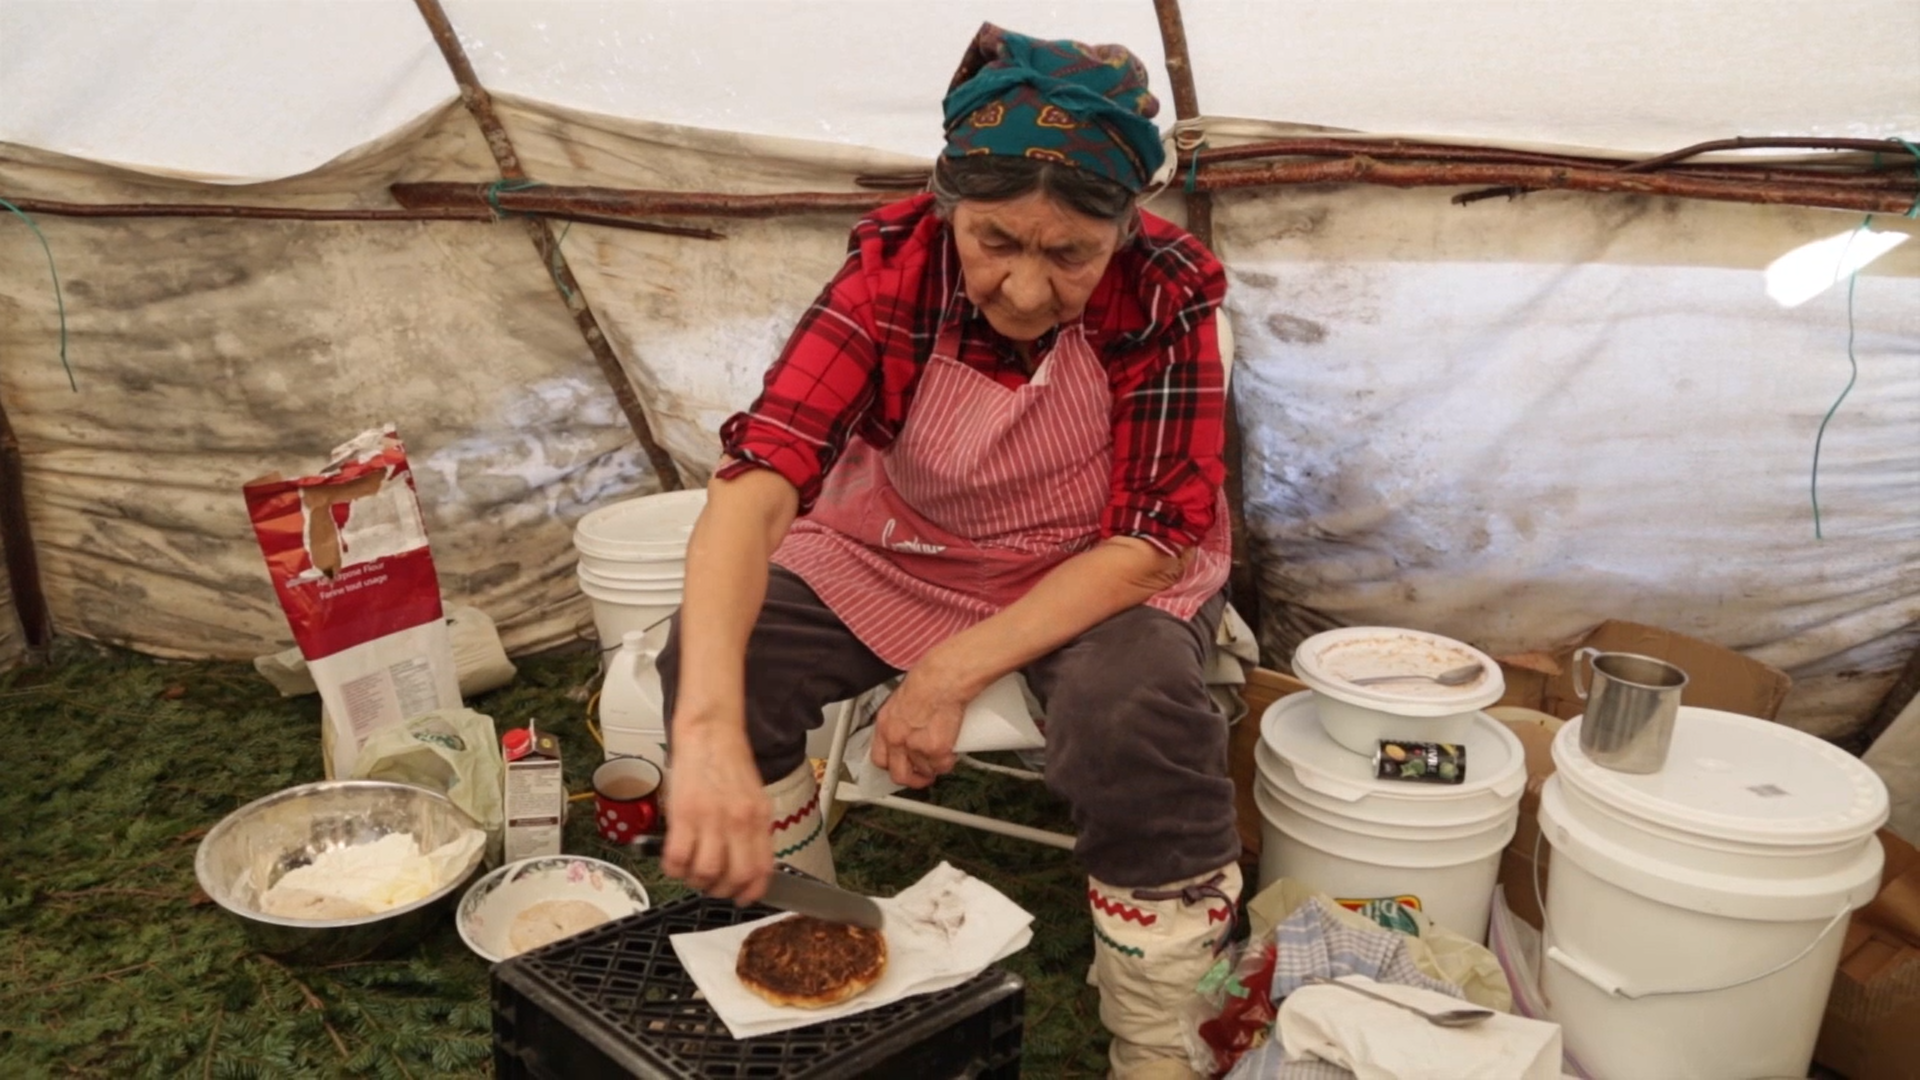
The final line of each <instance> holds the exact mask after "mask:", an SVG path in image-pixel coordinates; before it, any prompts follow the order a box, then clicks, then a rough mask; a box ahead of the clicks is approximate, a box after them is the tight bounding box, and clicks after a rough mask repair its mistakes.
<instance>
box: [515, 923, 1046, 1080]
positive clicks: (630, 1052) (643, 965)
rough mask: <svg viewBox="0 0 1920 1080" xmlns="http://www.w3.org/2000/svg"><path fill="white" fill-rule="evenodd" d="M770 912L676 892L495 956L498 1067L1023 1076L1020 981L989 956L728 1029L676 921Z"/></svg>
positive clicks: (673, 1073) (558, 1077)
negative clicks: (692, 968)
mask: <svg viewBox="0 0 1920 1080" xmlns="http://www.w3.org/2000/svg"><path fill="white" fill-rule="evenodd" d="M772 914H775V912H774V911H773V910H772V909H771V908H766V907H761V906H755V907H750V908H744V909H742V908H737V907H735V906H734V905H732V904H731V903H727V902H725V901H713V900H703V899H698V898H695V899H691V900H683V901H680V902H679V903H675V904H669V905H667V906H665V907H661V908H656V909H654V910H652V911H647V912H642V913H641V914H638V915H634V916H630V917H628V918H625V919H620V920H618V921H616V922H612V923H608V924H607V925H605V926H602V927H600V928H598V929H596V930H592V931H589V932H587V933H585V934H581V935H578V936H575V937H571V938H567V939H565V940H563V941H559V942H555V943H554V944H552V945H549V946H547V947H546V948H544V949H539V950H537V951H534V952H530V953H526V954H524V955H521V956H517V957H514V958H513V959H511V960H508V961H506V962H505V963H501V964H496V965H494V968H493V979H492V982H493V1063H494V1074H495V1076H497V1077H499V1078H500V1080H521V1078H526V1080H598V1078H601V1077H615V1078H618V1077H641V1078H643V1080H656V1078H671V1080H693V1078H706V1077H714V1078H727V1080H748V1078H754V1080H759V1078H768V1080H771V1078H774V1077H781V1078H795V1080H798V1078H818V1080H852V1078H859V1077H871V1078H874V1080H891V1078H894V1077H911V1078H913V1080H949V1078H956V1077H967V1078H969V1080H971V1078H976V1077H989V1078H993V1080H1003V1078H1004V1080H1015V1078H1017V1077H1018V1076H1019V1075H1020V1040H1021V1034H1022V1027H1023V1024H1024V1022H1025V1007H1026V984H1025V983H1024V982H1022V981H1021V979H1020V977H1019V976H1017V975H1014V974H1013V973H1011V972H1006V971H1001V970H999V969H998V968H989V969H987V970H986V971H984V972H982V973H981V974H979V975H978V976H976V977H975V978H973V979H971V980H969V981H968V982H966V983H963V984H961V985H960V986H956V987H953V988H952V989H949V990H942V991H940V992H939V993H934V994H920V995H917V996H915V997H910V998H907V999H906V1000H904V1001H896V1002H894V1003H892V1004H890V1005H884V1006H882V1007H880V1008H878V1009H871V1010H869V1011H867V1012H863V1013H859V1014H857V1015H854V1016H848V1017H843V1018H840V1019H836V1020H828V1021H825V1022H823V1023H819V1024H812V1025H809V1026H807V1027H802V1028H795V1029H793V1030H791V1031H783V1032H780V1033H778V1034H774V1035H763V1036H760V1037H758V1038H752V1039H735V1038H734V1037H733V1036H731V1035H729V1034H727V1027H726V1025H725V1024H722V1023H721V1022H720V1018H719V1017H718V1016H716V1015H715V1014H714V1012H713V1009H712V1008H711V1007H709V1006H708V1005H707V1003H706V1001H705V999H703V998H701V997H700V996H699V992H698V990H697V989H696V988H695V987H694V984H693V979H692V978H691V977H689V976H688V975H687V973H686V970H685V969H684V968H682V967H681V966H680V958H679V957H678V956H676V955H674V952H673V944H672V943H671V942H670V941H668V940H667V938H668V936H669V935H671V934H683V933H687V932H690V931H695V930H712V929H715V928H717V927H722V926H732V925H735V924H737V923H743V922H748V921H751V920H753V919H759V918H764V917H765V916H767V915H772Z"/></svg>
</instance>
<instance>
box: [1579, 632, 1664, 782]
mask: <svg viewBox="0 0 1920 1080" xmlns="http://www.w3.org/2000/svg"><path fill="white" fill-rule="evenodd" d="M1589 661H1591V663H1592V665H1593V689H1592V691H1591V694H1589V691H1588V689H1587V687H1586V686H1585V685H1583V682H1582V679H1581V674H1582V669H1583V668H1584V667H1585V666H1586V664H1587V663H1588V662H1589ZM1686 685H1687V673H1686V672H1684V671H1681V670H1680V669H1679V668H1677V667H1674V666H1673V665H1672V664H1669V663H1667V662H1666V661H1664V660H1655V659H1654V658H1653V657H1651V656H1640V655H1638V654H1636V653H1618V652H1601V651H1600V650H1599V649H1595V648H1585V649H1581V650H1580V651H1579V652H1576V653H1574V654H1573V692H1574V695H1575V696H1577V697H1578V698H1580V700H1582V701H1585V702H1586V703H1587V709H1586V712H1585V713H1584V714H1583V715H1582V716H1581V718H1580V749H1581V750H1582V751H1583V752H1585V754H1586V755H1587V757H1588V758H1589V759H1590V760H1592V761H1593V763H1594V764H1596V765H1601V766H1604V767H1606V768H1609V769H1613V770H1616V771H1618V772H1626V773H1654V772H1659V771H1660V769H1661V768H1662V767H1663V766H1665V765H1666V763H1667V749H1668V747H1670V746H1671V745H1672V744H1673V723H1674V719H1675V718H1676V717H1677V716H1678V715H1679V713H1680V691H1681V690H1683V689H1685V688H1686Z"/></svg>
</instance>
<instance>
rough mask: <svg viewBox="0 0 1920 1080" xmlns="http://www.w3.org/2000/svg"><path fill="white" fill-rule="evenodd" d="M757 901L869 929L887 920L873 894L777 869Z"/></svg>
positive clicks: (876, 927)
mask: <svg viewBox="0 0 1920 1080" xmlns="http://www.w3.org/2000/svg"><path fill="white" fill-rule="evenodd" d="M760 902H761V903H763V904H765V905H767V906H768V907H777V908H779V909H780V910H782V911H792V912H796V913H798V914H801V915H811V916H813V917H814V918H816V919H825V920H826V921H828V922H837V923H852V924H853V925H855V926H864V927H866V928H867V929H868V930H878V929H880V928H881V927H882V926H884V925H885V924H886V916H885V915H884V914H882V913H881V911H880V905H879V904H876V903H874V902H873V898H872V897H870V896H861V895H860V894H859V893H856V892H848V891H847V890H845V889H842V888H838V887H835V886H833V885H828V884H826V883H825V882H821V881H815V880H813V879H812V878H804V877H799V876H797V875H794V874H786V873H781V872H780V871H778V870H776V871H774V873H773V876H772V877H770V878H768V879H767V895H765V896H763V897H761V898H760Z"/></svg>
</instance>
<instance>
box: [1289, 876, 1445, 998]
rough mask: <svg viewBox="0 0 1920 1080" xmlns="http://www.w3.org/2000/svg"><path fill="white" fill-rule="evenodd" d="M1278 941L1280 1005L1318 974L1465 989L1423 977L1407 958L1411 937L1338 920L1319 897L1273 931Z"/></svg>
mask: <svg viewBox="0 0 1920 1080" xmlns="http://www.w3.org/2000/svg"><path fill="white" fill-rule="evenodd" d="M1273 939H1274V955H1275V964H1274V969H1273V1000H1275V1001H1279V1000H1281V999H1282V998H1285V997H1286V996H1287V995H1289V994H1291V993H1293V992H1294V991H1295V990H1298V989H1300V987H1302V986H1304V985H1306V982H1307V980H1308V979H1309V978H1311V977H1312V976H1315V975H1318V976H1321V977H1322V978H1327V979H1337V978H1339V977H1340V976H1342V975H1365V976H1366V977H1367V978H1369V979H1374V980H1376V981H1379V982H1391V983H1403V984H1405V985H1407V986H1417V987H1420V988H1421V989H1423V990H1431V991H1433V992H1434V993H1437V994H1446V995H1447V996H1449V997H1454V998H1457V997H1460V996H1461V995H1460V989H1459V988H1458V987H1456V986H1454V985H1452V984H1451V983H1444V982H1441V981H1440V980H1438V979H1430V978H1428V977H1427V976H1425V975H1422V974H1421V973H1420V968H1419V967H1418V966H1416V965H1415V964H1414V962H1413V957H1411V956H1410V955H1408V953H1407V946H1406V938H1405V937H1403V936H1402V935H1400V934H1396V933H1394V932H1393V931H1391V930H1386V929H1380V928H1373V927H1360V926H1354V925H1352V924H1351V923H1350V922H1348V921H1347V920H1344V919H1341V918H1340V917H1339V916H1338V915H1336V914H1335V908H1334V907H1333V905H1330V904H1329V903H1328V902H1327V901H1326V899H1325V898H1324V897H1319V896H1316V897H1314V898H1313V899H1311V900H1308V901H1307V902H1306V903H1304V904H1302V905H1300V907H1299V908H1298V909H1297V910H1295V911H1294V913H1293V914H1292V915H1289V916H1287V918H1286V919H1285V920H1284V921H1283V922H1281V923H1280V925H1279V926H1276V927H1274V928H1273ZM1350 996H1354V997H1358V996H1359V995H1357V994H1356V995H1350ZM1390 1007H1391V1006H1389V1008H1390Z"/></svg>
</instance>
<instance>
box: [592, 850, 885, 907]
mask: <svg viewBox="0 0 1920 1080" xmlns="http://www.w3.org/2000/svg"><path fill="white" fill-rule="evenodd" d="M665 847H666V840H665V839H664V838H662V837H659V836H643V837H641V838H639V839H638V840H635V841H634V842H633V843H631V844H629V845H627V848H628V850H629V851H632V852H633V853H634V854H636V855H650V856H654V857H656V858H657V857H658V856H659V855H660V852H661V850H662V849H663V848H665ZM760 902H761V903H763V904H765V905H767V906H768V907H772V908H779V909H780V910H781V911H791V912H794V913H795V914H798V915H811V916H813V917H814V918H816V919H825V920H826V921H827V922H837V923H851V924H852V925H854V926H861V927H865V928H866V929H868V930H878V929H880V928H881V927H882V926H884V925H885V923H886V916H885V914H884V913H882V912H881V910H880V905H879V904H876V903H874V902H873V898H872V897H870V896H862V895H860V894H859V893H856V892H848V891H847V890H845V889H842V888H837V887H835V886H832V885H828V884H827V883H826V882H824V881H815V880H814V879H813V878H810V877H805V876H803V875H800V874H792V873H787V872H786V871H784V870H780V869H778V868H776V869H775V870H774V872H773V876H771V877H769V878H768V879H767V894H766V895H765V896H762V897H761V898H760Z"/></svg>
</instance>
